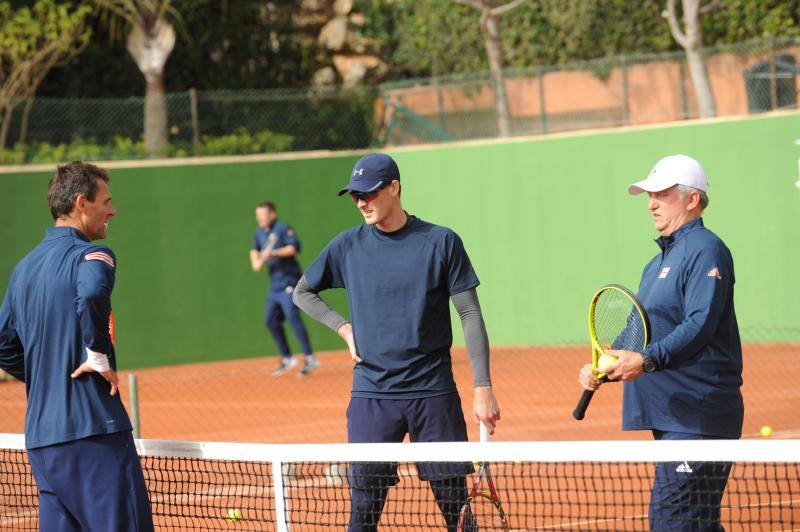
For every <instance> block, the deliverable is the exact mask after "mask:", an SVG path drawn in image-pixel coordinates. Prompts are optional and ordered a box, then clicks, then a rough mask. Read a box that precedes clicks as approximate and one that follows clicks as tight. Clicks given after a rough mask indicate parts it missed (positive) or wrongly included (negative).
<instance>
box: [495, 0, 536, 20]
mask: <svg viewBox="0 0 800 532" xmlns="http://www.w3.org/2000/svg"><path fill="white" fill-rule="evenodd" d="M527 1H528V0H514V1H513V2H509V3H507V4H505V5H502V6H497V7H495V8H494V9H492V11H491V14H492V15H494V16H498V15H502V14H503V13H508V12H509V11H511V10H512V9H516V8H517V7H519V6H520V5H522V3H523V2H527Z"/></svg>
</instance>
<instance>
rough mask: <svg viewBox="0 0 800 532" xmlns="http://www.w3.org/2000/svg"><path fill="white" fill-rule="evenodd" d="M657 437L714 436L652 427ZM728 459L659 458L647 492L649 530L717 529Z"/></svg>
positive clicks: (726, 478)
mask: <svg viewBox="0 0 800 532" xmlns="http://www.w3.org/2000/svg"><path fill="white" fill-rule="evenodd" d="M653 437H654V438H655V439H656V440H709V439H720V438H717V437H713V436H703V435H699V434H686V433H682V432H664V431H659V430H654V431H653ZM730 471H731V464H730V463H729V462H659V463H658V465H657V466H656V476H655V478H654V479H653V490H652V492H651V494H650V511H649V520H650V530H655V531H675V532H683V531H686V530H692V531H704V532H717V531H722V530H724V528H722V525H721V524H720V503H721V502H722V494H723V493H724V492H725V485H726V484H727V483H728V475H729V473H730Z"/></svg>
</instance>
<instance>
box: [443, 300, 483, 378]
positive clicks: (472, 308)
mask: <svg viewBox="0 0 800 532" xmlns="http://www.w3.org/2000/svg"><path fill="white" fill-rule="evenodd" d="M451 299H452V300H453V306H454V307H455V308H456V311H457V312H458V317H459V318H461V327H463V329H464V340H465V341H466V344H467V355H468V356H469V361H470V364H471V365H472V382H473V385H474V386H475V387H476V388H477V387H478V386H491V385H492V380H491V378H490V376H489V336H488V335H487V334H486V324H484V322H483V314H482V313H481V304H480V303H479V302H478V292H477V291H476V290H475V289H474V288H470V289H469V290H465V291H463V292H459V293H458V294H454V295H453V296H452V297H451Z"/></svg>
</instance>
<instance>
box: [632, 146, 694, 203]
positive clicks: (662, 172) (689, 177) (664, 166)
mask: <svg viewBox="0 0 800 532" xmlns="http://www.w3.org/2000/svg"><path fill="white" fill-rule="evenodd" d="M675 185H686V186H688V187H692V188H696V189H697V190H701V191H703V192H706V191H707V190H708V179H707V178H706V172H705V170H703V167H702V166H700V163H698V162H697V161H695V160H694V159H692V158H691V157H689V156H687V155H683V154H680V153H679V154H677V155H670V156H668V157H664V158H663V159H661V160H660V161H658V162H657V163H656V165H655V166H654V167H653V169H652V170H651V171H650V175H648V176H647V179H645V180H644V181H639V182H637V183H634V184H632V185H631V186H629V187H628V193H629V194H641V193H642V192H661V191H662V190H666V189H668V188H669V187H673V186H675Z"/></svg>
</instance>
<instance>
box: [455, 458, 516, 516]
mask: <svg viewBox="0 0 800 532" xmlns="http://www.w3.org/2000/svg"><path fill="white" fill-rule="evenodd" d="M484 479H485V482H486V486H484V487H482V485H481V483H482V480H484ZM457 530H458V531H459V532H473V531H477V530H511V527H510V525H509V523H508V517H506V513H505V510H503V506H502V505H501V504H500V498H499V497H498V495H497V491H496V490H495V487H494V481H493V480H492V474H491V472H490V470H489V464H487V463H485V462H484V463H482V464H481V466H480V468H479V469H478V475H477V476H476V477H475V483H474V484H473V486H472V491H471V492H470V494H469V498H467V502H466V503H465V504H464V506H462V507H461V512H460V513H459V516H458V527H457Z"/></svg>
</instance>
